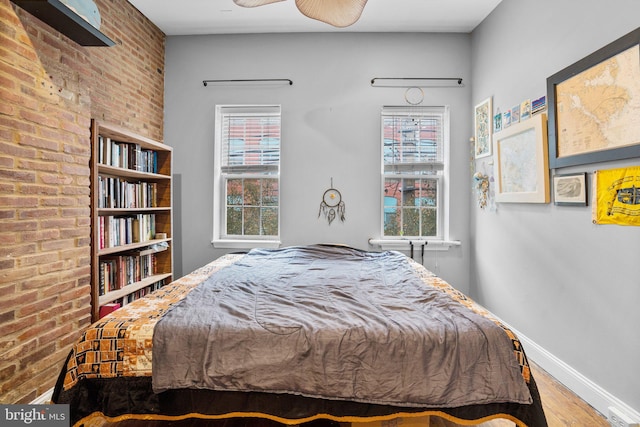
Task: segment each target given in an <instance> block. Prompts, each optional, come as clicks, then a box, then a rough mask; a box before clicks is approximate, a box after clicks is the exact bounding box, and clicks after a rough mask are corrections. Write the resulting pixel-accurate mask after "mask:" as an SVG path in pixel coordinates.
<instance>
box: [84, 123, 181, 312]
mask: <svg viewBox="0 0 640 427" xmlns="http://www.w3.org/2000/svg"><path fill="white" fill-rule="evenodd" d="M172 154H173V152H172V148H171V147H170V146H167V145H165V144H161V143H159V142H157V141H153V140H151V139H149V138H146V137H143V136H139V135H136V134H135V133H132V132H129V131H128V130H125V129H122V128H119V127H117V126H113V125H109V124H104V123H100V122H98V121H97V120H93V121H92V123H91V216H92V218H91V224H92V230H91V239H92V241H91V243H92V244H91V248H92V249H91V305H92V310H91V314H92V319H93V320H94V321H96V320H98V319H99V317H100V312H101V310H100V308H101V307H102V306H105V304H111V305H113V304H114V303H115V304H120V305H124V304H126V303H128V302H129V301H130V300H132V299H135V298H138V297H141V296H143V295H146V294H147V293H149V292H151V291H152V290H154V289H156V288H158V287H160V286H162V284H164V283H169V282H170V281H171V280H172V279H173V248H172V244H173V239H172V222H173V217H172V188H171V186H172V179H171V160H172Z"/></svg>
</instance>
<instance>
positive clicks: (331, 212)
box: [318, 178, 345, 225]
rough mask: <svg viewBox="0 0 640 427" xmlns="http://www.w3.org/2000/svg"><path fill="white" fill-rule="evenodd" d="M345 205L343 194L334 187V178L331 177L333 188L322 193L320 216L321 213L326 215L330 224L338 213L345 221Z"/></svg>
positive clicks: (341, 219)
mask: <svg viewBox="0 0 640 427" xmlns="http://www.w3.org/2000/svg"><path fill="white" fill-rule="evenodd" d="M344 212H345V205H344V202H343V201H342V194H340V192H339V191H338V190H336V189H335V188H333V178H331V188H329V189H328V190H327V191H325V192H324V194H323V195H322V202H321V203H320V210H319V211H318V218H320V215H324V217H325V218H327V221H329V225H331V223H332V222H333V220H334V219H336V215H338V217H339V218H340V221H342V222H344V220H345V216H344Z"/></svg>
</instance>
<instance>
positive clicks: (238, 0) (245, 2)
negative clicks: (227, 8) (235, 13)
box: [233, 0, 284, 7]
mask: <svg viewBox="0 0 640 427" xmlns="http://www.w3.org/2000/svg"><path fill="white" fill-rule="evenodd" d="M279 1H284V0H233V2H234V3H235V4H237V5H238V6H241V7H257V6H264V5H265V4H271V3H277V2H279Z"/></svg>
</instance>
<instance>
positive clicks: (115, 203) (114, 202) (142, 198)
mask: <svg viewBox="0 0 640 427" xmlns="http://www.w3.org/2000/svg"><path fill="white" fill-rule="evenodd" d="M157 206H158V184H157V183H155V182H129V181H126V180H124V179H121V178H114V177H110V176H99V177H98V208H124V209H135V208H155V207H157Z"/></svg>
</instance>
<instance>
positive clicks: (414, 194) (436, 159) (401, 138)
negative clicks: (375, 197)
mask: <svg viewBox="0 0 640 427" xmlns="http://www.w3.org/2000/svg"><path fill="white" fill-rule="evenodd" d="M448 114H449V113H448V109H447V108H446V107H420V108H417V107H411V108H401V107H397V108H392V107H387V108H385V109H383V111H382V145H383V147H382V150H383V151H382V152H383V155H382V161H383V168H382V169H383V177H382V182H383V189H382V190H383V221H382V223H383V224H382V228H383V230H382V235H383V236H384V237H414V238H435V239H442V238H443V234H444V227H443V218H444V214H445V213H444V205H443V200H444V197H443V194H442V193H443V191H442V188H443V185H444V179H445V169H446V168H445V148H446V144H447V142H448V141H447V140H448Z"/></svg>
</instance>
